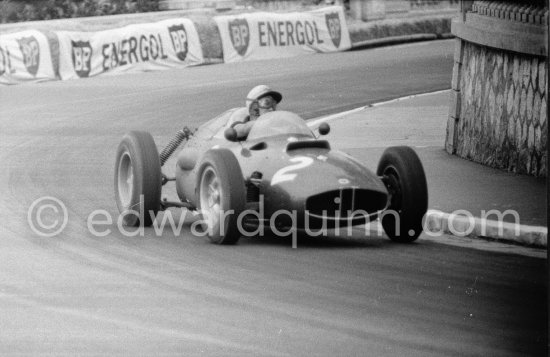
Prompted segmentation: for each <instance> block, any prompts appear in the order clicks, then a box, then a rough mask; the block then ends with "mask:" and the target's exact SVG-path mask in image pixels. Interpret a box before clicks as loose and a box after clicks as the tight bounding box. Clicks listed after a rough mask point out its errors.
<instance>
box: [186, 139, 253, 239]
mask: <svg viewBox="0 0 550 357" xmlns="http://www.w3.org/2000/svg"><path fill="white" fill-rule="evenodd" d="M198 180H199V181H198V184H197V187H198V200H197V201H198V209H199V212H201V214H202V220H203V222H204V224H203V228H204V229H205V230H206V231H207V232H208V237H209V238H210V241H211V242H212V243H216V244H235V243H237V241H238V240H239V238H240V237H241V230H240V229H239V226H238V217H239V215H240V214H241V212H243V210H244V208H245V203H246V202H245V200H246V193H245V184H244V178H243V174H242V171H241V167H240V165H239V162H238V161H237V158H235V155H233V153H232V152H231V151H229V150H226V149H218V150H211V151H209V152H207V153H206V154H205V156H204V158H203V160H202V163H201V166H200V169H199V175H198Z"/></svg>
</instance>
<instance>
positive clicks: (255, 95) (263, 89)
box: [245, 84, 283, 111]
mask: <svg viewBox="0 0 550 357" xmlns="http://www.w3.org/2000/svg"><path fill="white" fill-rule="evenodd" d="M267 95H269V96H272V97H273V99H275V101H276V102H277V104H278V103H279V102H280V101H281V100H282V99H283V95H282V94H281V93H279V92H277V91H274V90H272V89H271V88H269V87H268V86H266V85H264V84H260V85H259V86H256V87H254V88H252V89H251V90H250V92H248V95H247V96H246V102H245V106H246V109H247V110H248V111H250V105H251V104H252V103H253V102H254V101H256V100H258V99H260V98H262V97H265V96H267Z"/></svg>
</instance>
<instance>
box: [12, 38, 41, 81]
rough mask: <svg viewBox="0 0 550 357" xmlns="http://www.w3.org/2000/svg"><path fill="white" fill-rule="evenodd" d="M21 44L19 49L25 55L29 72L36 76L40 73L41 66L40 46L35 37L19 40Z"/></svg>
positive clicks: (24, 60) (24, 58)
mask: <svg viewBox="0 0 550 357" xmlns="http://www.w3.org/2000/svg"><path fill="white" fill-rule="evenodd" d="M17 43H19V49H21V53H22V54H23V63H25V67H26V68H27V71H28V72H29V73H30V74H32V75H33V76H36V73H37V72H38V65H39V64H40V46H39V45H38V41H37V40H36V38H35V37H34V36H30V37H23V38H20V39H18V40H17Z"/></svg>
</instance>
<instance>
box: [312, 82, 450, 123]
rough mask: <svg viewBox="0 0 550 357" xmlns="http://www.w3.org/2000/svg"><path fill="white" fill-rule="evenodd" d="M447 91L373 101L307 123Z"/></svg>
mask: <svg viewBox="0 0 550 357" xmlns="http://www.w3.org/2000/svg"><path fill="white" fill-rule="evenodd" d="M448 91H449V89H443V90H438V91H435V92H427V93H420V94H413V95H408V96H406V97H400V98H395V99H390V100H386V101H384V102H378V103H373V104H369V105H364V106H362V107H359V108H355V109H351V110H347V111H345V112H340V113H335V114H331V115H327V116H324V117H320V118H316V119H311V120H308V122H307V125H308V126H309V127H315V126H317V125H319V124H321V123H323V122H327V121H330V120H334V119H338V118H341V117H343V116H347V115H351V114H354V113H357V112H360V111H362V110H365V109H367V108H374V107H378V106H381V105H385V104H390V103H395V102H400V101H402V100H407V99H413V98H418V97H424V96H427V95H435V94H439V93H444V92H448Z"/></svg>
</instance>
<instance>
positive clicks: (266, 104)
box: [258, 96, 277, 109]
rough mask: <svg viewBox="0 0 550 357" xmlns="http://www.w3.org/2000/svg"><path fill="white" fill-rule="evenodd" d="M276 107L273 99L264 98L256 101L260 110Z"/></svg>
mask: <svg viewBox="0 0 550 357" xmlns="http://www.w3.org/2000/svg"><path fill="white" fill-rule="evenodd" d="M276 105H277V102H276V101H275V99H273V97H270V96H265V97H262V98H260V99H258V106H259V107H260V108H261V109H271V108H275V106H276Z"/></svg>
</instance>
